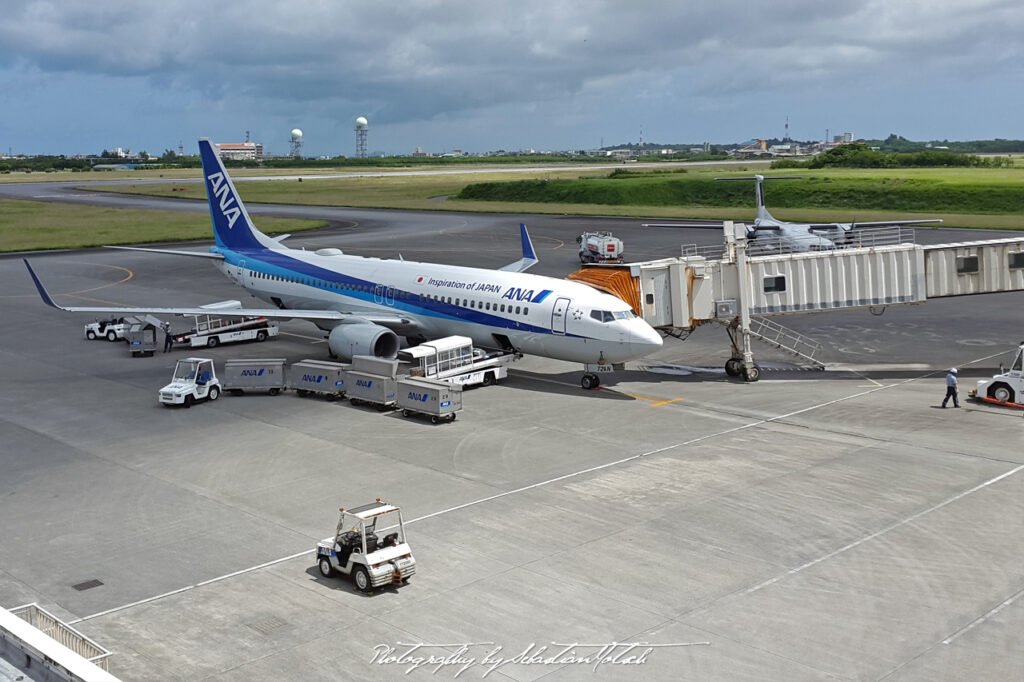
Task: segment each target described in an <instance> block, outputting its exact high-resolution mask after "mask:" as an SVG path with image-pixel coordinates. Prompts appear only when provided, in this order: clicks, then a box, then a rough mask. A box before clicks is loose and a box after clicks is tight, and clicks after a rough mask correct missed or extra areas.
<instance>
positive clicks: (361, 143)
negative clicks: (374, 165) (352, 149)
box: [356, 116, 370, 159]
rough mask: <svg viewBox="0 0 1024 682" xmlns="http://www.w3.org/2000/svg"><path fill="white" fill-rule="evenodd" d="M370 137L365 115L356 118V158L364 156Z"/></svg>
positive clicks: (363, 157) (368, 124)
mask: <svg viewBox="0 0 1024 682" xmlns="http://www.w3.org/2000/svg"><path fill="white" fill-rule="evenodd" d="M369 137H370V123H369V122H368V121H367V120H366V117H365V116H360V117H359V118H357V119H356V158H357V159H365V158H366V154H367V152H366V146H367V142H368V140H369Z"/></svg>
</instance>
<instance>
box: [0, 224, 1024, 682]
mask: <svg viewBox="0 0 1024 682" xmlns="http://www.w3.org/2000/svg"><path fill="white" fill-rule="evenodd" d="M395 216H398V217H395ZM520 219H525V220H526V221H527V224H528V225H529V226H530V228H531V232H532V234H533V236H534V242H535V244H536V246H537V249H538V252H539V255H540V257H541V264H540V265H539V266H538V268H537V271H538V272H541V273H542V274H559V275H564V274H566V273H567V272H569V271H571V270H572V269H574V268H575V266H576V265H577V264H578V261H576V260H575V244H574V236H575V234H578V233H579V231H581V230H582V229H583V228H586V227H591V228H593V227H599V228H600V229H611V230H613V231H614V232H615V234H616V236H620V237H622V238H623V240H624V241H625V242H626V247H627V255H630V256H632V257H633V258H639V257H642V258H653V257H658V256H659V255H660V256H667V255H673V254H674V253H677V251H676V249H677V248H678V242H680V241H683V240H684V239H681V238H680V236H681V235H680V233H679V232H678V231H676V232H672V231H651V230H644V229H641V228H639V223H640V222H641V221H640V220H627V219H608V220H604V221H600V220H595V219H590V218H587V219H584V218H570V217H541V216H527V217H521V216H477V215H470V214H444V213H439V214H410V213H404V214H398V213H395V214H392V213H391V212H380V213H375V212H370V211H363V212H359V214H358V217H356V218H354V219H353V220H352V221H351V223H349V224H346V225H344V226H339V227H338V228H337V229H333V230H331V229H329V230H325V231H322V232H318V233H314V234H304V235H297V236H296V237H293V238H292V239H291V240H289V242H288V243H289V244H290V245H292V246H293V247H294V246H298V245H307V246H308V248H313V247H319V246H340V247H341V248H343V249H345V250H346V252H352V253H362V254H365V255H374V256H389V257H395V255H396V254H397V253H401V254H402V255H403V257H404V258H406V259H407V260H413V259H416V260H434V261H441V262H449V263H457V264H480V265H484V266H488V267H492V266H495V267H496V266H500V265H502V264H504V263H505V262H509V261H512V260H515V259H516V258H517V257H518V253H517V244H518V231H517V230H516V229H515V227H516V225H517V223H518V222H519V221H520ZM976 234H977V233H971V236H973V237H974V238H984V236H981V237H978V236H976ZM925 235H926V237H927V238H928V239H930V240H931V241H959V240H961V239H962V238H963V236H962V235H961V234H959V233H956V232H952V231H927V232H925ZM687 236H690V233H687ZM992 236H993V238H994V237H997V236H1001V235H999V234H993V235H992ZM698 238H699V239H702V240H704V241H707V242H710V241H714V240H715V239H716V235H714V234H713V233H707V232H703V231H702V234H701V235H700V236H698ZM631 246H632V251H631ZM185 248H192V247H190V246H188V245H186V246H185ZM196 248H199V247H198V246H197V247H196ZM32 262H33V266H34V267H35V268H36V270H37V272H38V273H39V275H40V277H41V278H42V280H43V281H44V283H45V284H46V285H47V286H48V288H49V289H50V291H51V292H52V293H53V294H55V296H56V297H57V300H58V301H59V302H61V303H63V304H66V305H75V304H78V305H86V304H89V303H95V304H98V305H104V304H112V305H117V304H124V305H130V304H138V305H143V304H154V305H191V304H199V303H208V302H212V301H219V300H224V299H229V298H240V299H242V300H243V302H248V303H249V304H255V301H251V299H248V297H247V295H246V294H245V293H244V292H243V291H242V290H241V289H238V288H237V287H235V286H233V285H232V284H231V283H230V282H229V281H228V280H227V279H226V278H224V277H223V276H221V275H220V274H219V273H217V272H216V271H215V270H214V269H213V268H212V267H210V266H209V264H207V263H204V262H200V261H199V259H176V258H171V257H162V256H158V255H152V254H144V253H138V252H125V251H108V250H85V251H75V252H64V253H59V254H50V255H39V256H33V257H32ZM0 291H2V294H0V319H3V320H4V324H3V325H2V326H0V371H2V375H3V377H4V379H5V390H4V391H3V392H0V443H2V444H3V445H2V449H0V524H2V525H0V537H2V538H3V540H2V542H0V605H2V606H5V607H8V608H11V607H14V606H18V605H20V604H24V603H28V602H38V603H39V604H40V605H41V606H42V607H43V608H45V609H47V610H49V611H51V612H52V613H54V614H55V615H57V616H59V617H61V618H63V619H64V620H66V621H67V622H69V623H71V624H72V625H73V626H74V627H75V628H77V629H78V630H80V631H81V632H82V633H84V634H86V635H87V636H88V637H90V638H91V639H93V640H95V641H96V642H97V643H99V644H101V645H103V646H105V647H106V648H108V649H110V650H112V651H113V652H114V653H115V655H114V656H113V657H112V658H111V662H110V672H111V673H113V674H114V675H116V676H118V677H120V678H122V679H124V680H225V681H227V680H243V679H244V680H256V681H258V680H282V679H302V680H395V679H411V680H415V679H421V680H425V679H453V678H455V677H456V676H458V677H459V679H481V678H484V677H486V678H487V679H493V680H520V681H527V680H601V679H604V680H645V681H646V680H701V681H704V680H766V679H767V680H853V679H857V680H861V679H871V680H928V681H932V680H965V679H977V680H1020V679H1024V638H1021V636H1020V633H1021V632H1024V598H1022V595H1024V448H1022V447H1021V446H1022V444H1024V415H1022V412H1020V411H1015V410H1010V409H1005V408H999V407H996V406H990V405H979V404H975V403H972V402H970V401H968V400H967V399H966V393H967V390H968V389H969V388H970V387H971V386H973V384H974V381H975V380H976V379H977V378H979V377H982V376H986V375H991V374H992V373H994V372H995V371H996V367H997V365H998V363H999V362H1001V361H1002V362H1005V361H1006V360H1007V359H1008V358H1009V357H1010V356H1011V355H1012V352H1013V350H1014V349H1015V347H1016V345H1017V343H1018V342H1019V341H1020V340H1021V338H1024V337H1022V336H1021V335H1022V333H1024V330H1021V329H1020V319H1019V316H1018V315H1016V314H1015V313H1013V312H1008V311H1013V310H1015V306H1014V304H1019V300H1020V299H1019V297H1020V294H1019V293H1010V294H995V295H986V296H975V297H970V298H962V299H945V300H940V301H932V302H928V303H927V304H925V305H923V306H911V307H892V308H890V309H888V310H887V311H886V313H885V314H884V315H882V316H880V317H879V316H874V315H872V314H870V313H869V312H868V311H866V310H854V311H845V312H833V313H827V314H817V315H802V316H788V317H786V318H785V319H780V320H779V321H781V322H783V323H784V324H786V325H787V326H791V327H793V328H795V329H798V330H799V331H801V332H802V333H806V334H809V335H811V336H813V337H814V338H815V339H817V340H818V341H819V342H822V343H823V344H824V345H825V346H826V349H825V357H824V358H823V359H825V360H826V361H827V362H828V363H829V369H828V370H827V371H813V370H801V369H798V368H797V367H795V365H794V362H793V359H792V358H787V357H786V356H785V355H783V354H781V353H779V352H777V351H772V350H771V349H767V348H760V347H758V348H756V352H757V357H758V361H759V362H760V363H761V365H762V367H763V368H764V369H765V371H763V372H762V380H761V381H759V382H757V383H753V384H745V383H743V382H742V381H739V380H734V379H731V378H728V377H727V376H725V374H724V371H723V370H722V366H723V364H724V361H725V359H726V358H727V357H728V355H729V353H728V340H727V338H726V335H725V332H724V331H723V330H722V329H720V328H715V327H709V328H701V329H699V330H697V331H696V332H694V333H693V334H692V335H691V336H690V338H689V339H687V340H685V341H680V340H677V339H667V340H666V343H665V346H664V348H663V349H662V350H661V351H659V352H658V353H656V354H655V355H654V356H652V357H651V358H649V359H647V360H645V361H643V362H640V363H630V364H629V365H628V366H627V369H626V371H624V372H620V373H616V374H615V375H614V378H612V379H607V378H603V383H602V387H601V389H600V390H597V391H584V390H582V389H581V388H580V387H579V377H580V374H581V368H578V367H576V366H574V365H571V364H569V363H563V362H558V361H554V360H547V359H544V358H533V357H527V358H523V359H522V360H520V361H518V362H517V363H515V364H514V365H513V366H512V367H511V369H510V373H509V378H508V379H507V380H506V381H503V382H502V383H501V384H499V385H498V386H494V387H487V388H477V389H472V390H467V391H466V392H465V394H464V406H465V410H464V412H463V413H461V414H460V415H459V418H458V419H457V420H456V421H455V422H454V423H452V424H441V425H432V424H430V422H429V421H427V420H422V419H405V418H403V417H401V416H400V415H399V414H397V413H393V412H378V411H376V410H374V409H371V408H365V407H353V406H351V405H349V404H348V403H347V402H337V403H330V402H326V401H323V400H319V399H314V398H300V397H298V396H296V395H295V394H294V393H293V392H286V393H285V394H282V395H279V396H276V397H271V396H265V395H245V396H241V397H236V396H231V395H225V396H223V397H222V398H221V399H220V400H218V401H216V402H213V403H206V404H198V405H196V406H194V407H193V408H192V409H189V410H185V409H166V408H163V407H161V406H160V405H159V404H158V403H157V391H158V389H159V388H160V387H161V386H163V385H164V384H165V383H167V381H169V379H170V375H171V371H172V369H173V365H174V361H175V360H176V359H177V358H180V357H184V356H186V355H201V356H207V357H213V358H215V359H216V360H217V362H218V366H222V363H223V361H224V360H225V359H227V358H235V357H287V358H289V360H291V361H296V360H301V359H304V358H322V359H323V358H326V344H325V342H324V339H323V338H322V335H321V334H320V333H318V332H317V331H316V330H315V329H314V328H313V327H312V326H311V325H308V324H303V323H298V322H289V323H285V324H283V325H282V331H283V334H282V335H281V336H279V337H278V338H276V339H273V340H270V341H267V342H265V343H263V344H256V343H250V344H239V345H234V346H223V347H220V348H217V349H214V350H211V351H207V350H205V349H203V350H198V351H190V350H187V349H181V348H175V349H174V350H173V351H172V352H171V353H168V354H163V353H157V354H156V355H155V356H154V357H152V358H131V357H130V356H129V354H128V351H127V348H126V346H125V345H124V344H123V343H108V342H106V341H87V340H86V339H85V338H84V336H83V334H82V325H83V324H84V323H86V322H88V321H91V320H92V319H93V318H94V317H95V316H89V315H84V314H70V313H62V312H60V311H56V310H53V309H50V308H47V307H45V306H44V305H43V304H42V302H41V301H40V300H39V298H38V296H37V294H36V292H35V289H34V287H33V286H32V283H31V281H30V279H29V277H28V275H27V272H26V270H25V267H24V265H23V264H22V263H21V260H20V259H19V258H14V257H5V258H0ZM876 312H877V311H876ZM777 319H778V318H777ZM173 322H174V323H175V325H176V328H177V327H178V326H180V325H182V324H183V322H182V321H181V320H180V319H177V320H174V321H173ZM952 365H956V366H958V367H960V368H961V372H960V377H961V392H960V393H961V407H960V408H959V409H953V408H948V409H939V403H940V401H941V399H942V397H943V395H944V393H945V387H944V380H943V377H944V375H945V371H946V369H948V367H949V366H952ZM377 497H380V498H382V499H384V500H386V501H389V502H392V503H395V504H399V505H401V506H402V508H403V511H404V515H405V519H406V522H407V530H408V534H409V540H410V544H411V546H412V548H413V552H414V554H415V556H416V559H417V562H418V568H417V573H416V575H415V576H414V577H413V578H412V580H410V581H409V583H408V584H407V585H404V586H402V587H397V588H395V587H390V588H385V589H381V590H377V591H376V592H375V593H373V594H363V593H360V592H358V591H356V590H355V589H354V586H353V584H352V583H351V582H350V581H349V580H348V579H346V578H343V577H338V578H331V579H325V578H323V577H322V576H321V575H320V574H319V571H318V570H317V568H316V565H315V561H314V549H315V545H316V542H317V541H318V540H320V539H322V538H325V537H327V536H329V535H331V534H332V533H333V531H334V527H335V524H336V522H337V516H338V512H337V510H338V507H341V506H345V507H351V506H355V505H359V504H364V503H366V502H370V501H372V500H373V499H374V498H377ZM90 581H97V582H99V583H101V584H99V585H95V583H91V584H93V585H94V586H93V587H91V588H89V587H85V589H76V586H78V587H79V588H82V587H83V585H87V584H90Z"/></svg>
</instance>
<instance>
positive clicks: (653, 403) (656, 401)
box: [617, 391, 686, 407]
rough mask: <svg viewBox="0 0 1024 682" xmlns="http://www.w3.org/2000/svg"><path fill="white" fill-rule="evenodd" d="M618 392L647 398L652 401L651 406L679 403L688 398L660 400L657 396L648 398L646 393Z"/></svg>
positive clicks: (638, 397)
mask: <svg viewBox="0 0 1024 682" xmlns="http://www.w3.org/2000/svg"><path fill="white" fill-rule="evenodd" d="M617 392H621V393H622V395H626V396H629V397H630V398H635V399H637V400H646V401H648V402H650V403H651V407H660V406H661V405H668V404H670V403H677V402H679V401H680V400H686V398H672V400H658V399H657V398H648V397H647V396H645V395H633V394H632V393H626V392H624V391H617Z"/></svg>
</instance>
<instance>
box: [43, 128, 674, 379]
mask: <svg viewBox="0 0 1024 682" xmlns="http://www.w3.org/2000/svg"><path fill="white" fill-rule="evenodd" d="M199 152H200V156H201V158H202V162H203V176H204V179H205V182H206V192H207V196H208V199H209V205H210V217H211V219H212V221H213V232H214V238H215V241H216V246H213V247H211V249H210V252H209V253H197V252H189V251H174V250H168V249H150V248H141V247H119V248H133V249H139V250H143V251H156V252H160V253H169V254H174V255H186V256H194V257H202V258H205V259H208V260H212V261H213V263H214V265H215V266H216V267H218V268H219V269H220V270H221V271H222V272H223V273H224V274H225V275H227V276H228V277H229V278H230V279H232V280H233V281H234V282H235V283H237V284H238V285H239V286H241V287H243V288H244V289H246V290H247V291H249V292H250V293H251V294H252V295H253V296H255V297H257V298H259V299H262V300H263V301H266V302H267V303H269V304H271V305H272V306H273V307H271V308H266V309H256V308H231V309H225V308H218V310H217V314H218V315H224V316H230V315H258V316H264V317H270V318H276V319H304V320H308V321H310V322H313V323H314V324H315V325H317V326H318V327H319V328H320V329H323V330H324V331H326V332H328V345H329V347H330V351H331V354H332V355H334V356H338V357H342V358H345V359H348V358H351V357H352V356H354V355H375V356H378V357H386V358H394V357H395V356H396V355H397V353H398V349H399V346H400V342H399V336H404V337H406V338H407V339H408V340H409V341H410V342H420V341H422V340H426V339H432V338H439V337H444V336H452V335H460V336H468V337H469V338H471V339H472V340H473V343H474V345H477V346H480V347H486V348H501V349H504V350H508V351H517V352H520V353H526V354H533V355H540V356H544V357H549V358H555V359H558V360H568V361H572V362H580V363H584V364H587V365H597V366H603V365H615V364H620V363H623V362H626V361H627V360H634V359H637V358H641V357H644V356H645V355H648V354H650V353H652V352H654V351H655V350H657V349H658V348H660V347H661V343H662V342H661V336H660V335H659V334H658V333H657V332H656V331H655V330H654V329H653V328H652V327H651V326H650V325H648V324H647V323H646V322H644V320H643V319H641V318H639V317H637V316H636V315H635V314H634V313H633V310H632V309H631V308H630V306H629V305H628V304H626V303H625V302H624V301H622V300H621V299H620V298H618V297H616V296H612V295H611V294H607V293H604V292H601V291H598V290H597V289H594V288H592V287H590V286H587V285H585V284H581V283H579V282H572V281H569V280H564V279H557V278H554V277H544V276H541V275H531V274H526V273H524V272H523V270H525V269H526V268H528V267H530V266H531V265H533V264H534V263H536V262H537V259H536V256H535V254H534V252H533V245H532V244H531V242H530V238H529V235H528V234H527V232H526V228H525V226H521V228H520V229H521V232H520V234H521V239H522V251H523V254H522V255H523V257H522V259H521V260H519V261H517V262H516V263H512V264H510V265H508V266H506V267H504V268H502V269H500V270H487V269H483V268H471V267H462V266H456V265H442V264H438V263H420V262H414V261H405V260H388V259H380V258H365V257H362V256H351V255H346V254H343V253H342V252H341V251H340V250H338V249H319V250H317V251H306V250H299V249H290V248H288V247H286V246H284V245H282V244H281V239H280V238H279V239H272V238H270V237H268V236H267V235H265V234H263V233H262V232H260V231H259V230H257V229H256V227H255V226H254V225H253V223H252V220H251V219H250V218H249V214H248V212H247V211H246V210H245V206H244V205H243V204H242V201H241V199H240V197H239V196H238V193H237V191H236V190H235V187H234V184H233V183H232V182H231V178H230V176H229V175H228V173H227V171H226V170H225V169H224V165H223V164H222V163H221V161H220V158H219V156H218V155H217V153H216V151H215V150H214V149H213V145H212V144H211V143H210V141H209V140H207V139H201V140H200V141H199ZM26 265H28V263H27V261H26ZM29 271H30V272H31V274H32V277H33V279H34V280H35V283H36V286H37V287H38V289H39V293H40V295H41V296H42V298H43V300H44V302H46V303H47V304H48V305H51V306H54V307H57V308H61V309H63V310H69V311H76V312H77V311H82V312H118V313H123V314H131V313H155V314H160V313H163V314H177V315H195V314H202V313H208V312H209V310H207V309H203V308H202V307H199V308H181V307H177V308H167V307H138V308H111V307H93V306H88V307H86V306H76V307H65V306H59V305H57V304H56V303H55V302H54V301H53V299H52V298H51V297H50V296H49V294H48V293H46V290H45V288H44V287H43V286H42V283H41V282H40V281H39V280H38V278H37V277H36V275H35V273H34V272H32V268H31V266H29ZM589 376H590V377H592V382H591V383H590V384H589V385H590V386H596V385H597V380H596V375H593V374H591V375H589ZM584 379H585V381H584V384H585V385H587V381H586V377H585V378H584Z"/></svg>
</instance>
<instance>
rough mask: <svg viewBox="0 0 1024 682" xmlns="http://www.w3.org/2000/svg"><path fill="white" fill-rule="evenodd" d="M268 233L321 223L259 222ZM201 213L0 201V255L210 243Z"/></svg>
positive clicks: (206, 219)
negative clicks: (24, 252)
mask: <svg viewBox="0 0 1024 682" xmlns="http://www.w3.org/2000/svg"><path fill="white" fill-rule="evenodd" d="M259 222H260V228H261V229H262V230H264V231H265V232H268V233H271V234H273V233H278V232H299V231H302V230H312V229H316V228H318V227H323V226H324V225H325V224H326V223H325V222H324V221H321V220H293V219H288V218H266V217H261V218H260V221H259ZM212 238H213V227H212V226H211V225H210V217H209V216H208V215H206V214H202V213H184V212H178V211H139V210H133V209H124V208H94V207H91V206H78V205H73V204H58V203H47V202H41V201H0V252H10V251H33V250H40V249H68V248H81V247H86V246H102V245H105V244H112V245H113V244H142V243H147V242H164V241H185V240H189V239H212Z"/></svg>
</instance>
